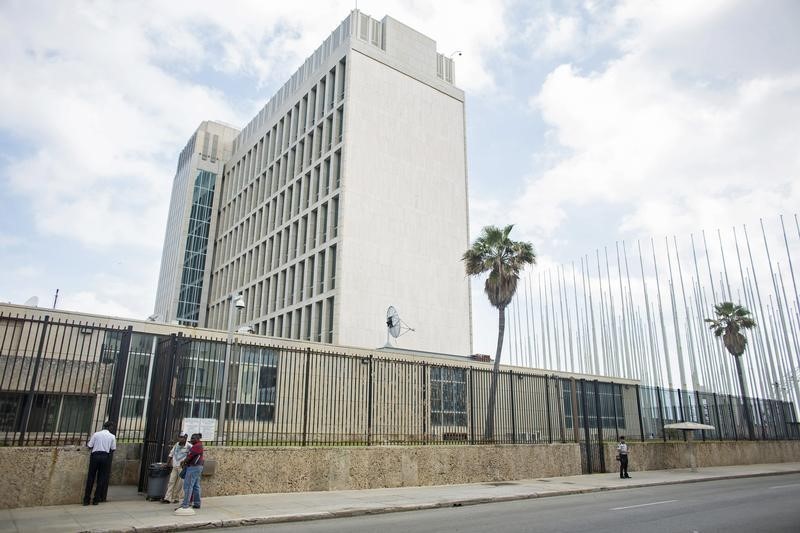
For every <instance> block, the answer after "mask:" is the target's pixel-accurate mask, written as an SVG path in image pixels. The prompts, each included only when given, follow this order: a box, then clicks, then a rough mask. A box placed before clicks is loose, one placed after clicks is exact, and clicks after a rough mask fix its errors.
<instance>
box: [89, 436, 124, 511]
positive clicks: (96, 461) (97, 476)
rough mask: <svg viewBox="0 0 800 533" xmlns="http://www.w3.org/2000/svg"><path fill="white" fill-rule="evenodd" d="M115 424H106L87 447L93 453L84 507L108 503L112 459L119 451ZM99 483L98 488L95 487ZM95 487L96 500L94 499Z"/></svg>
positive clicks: (90, 459)
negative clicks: (116, 451)
mask: <svg viewBox="0 0 800 533" xmlns="http://www.w3.org/2000/svg"><path fill="white" fill-rule="evenodd" d="M113 431H114V423H113V422H106V423H105V424H103V429H101V430H100V431H98V432H96V433H95V434H94V435H92V438H91V439H89V442H88V444H87V445H86V446H87V447H88V448H89V449H90V450H91V451H92V453H91V455H90V456H89V475H88V476H87V477H86V490H84V492H83V505H89V503H91V504H92V505H97V504H98V503H100V502H104V501H106V494H107V493H108V478H109V476H110V475H111V459H112V457H113V454H114V450H116V449H117V438H116V437H115V436H114V434H113ZM95 480H96V481H97V486H96V487H94V485H95ZM92 487H94V499H92Z"/></svg>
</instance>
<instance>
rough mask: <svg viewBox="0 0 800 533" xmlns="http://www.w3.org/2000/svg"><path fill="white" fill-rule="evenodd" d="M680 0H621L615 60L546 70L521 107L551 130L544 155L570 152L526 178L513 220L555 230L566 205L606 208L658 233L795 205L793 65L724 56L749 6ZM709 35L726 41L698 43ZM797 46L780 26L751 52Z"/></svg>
mask: <svg viewBox="0 0 800 533" xmlns="http://www.w3.org/2000/svg"><path fill="white" fill-rule="evenodd" d="M692 5H694V4H692ZM680 6H681V4H680V3H678V4H675V3H672V2H670V3H657V4H650V3H648V4H647V5H646V7H642V4H639V3H632V4H623V5H622V6H621V7H620V8H619V9H618V11H617V12H616V18H617V21H618V27H619V28H624V35H623V34H620V35H618V37H619V38H624V40H623V41H619V48H620V49H622V50H623V53H622V54H621V56H620V57H618V58H617V59H616V60H614V61H612V62H610V63H608V64H607V65H606V66H605V68H603V69H602V70H600V71H597V72H582V71H581V70H580V69H579V68H578V67H576V66H573V65H568V64H566V65H561V66H559V67H558V68H556V69H554V70H553V71H552V72H551V73H550V75H549V76H548V77H547V79H546V81H545V82H544V84H543V86H542V87H541V90H540V91H539V93H538V94H537V95H536V96H535V98H533V99H532V105H533V106H534V107H535V109H537V110H538V111H540V112H541V114H542V117H543V118H544V120H545V121H546V123H547V124H548V125H549V126H550V128H551V131H550V137H549V139H550V142H551V143H552V144H551V145H549V146H545V147H544V148H543V149H542V151H544V152H547V151H548V150H552V151H554V152H557V151H563V150H564V149H566V150H567V155H565V156H562V157H560V158H559V160H558V162H557V163H555V164H554V165H553V166H552V167H551V168H550V169H548V170H546V171H545V172H543V173H542V174H539V175H534V176H532V177H531V178H530V181H529V184H528V187H527V190H526V192H525V194H524V195H522V197H521V198H520V200H519V202H518V203H517V205H516V208H515V209H514V210H513V211H512V217H513V218H514V220H517V221H522V220H524V221H525V224H526V225H527V226H530V227H532V228H537V229H538V230H540V231H544V232H548V233H555V232H556V231H557V229H558V228H559V227H560V226H561V225H562V224H563V223H564V222H565V220H567V218H568V217H569V216H570V213H572V212H573V211H572V210H575V209H581V208H583V207H585V206H589V205H594V204H607V205H610V206H614V207H615V208H616V209H617V211H618V213H619V220H618V221H617V223H618V224H619V227H618V228H617V229H619V230H622V231H627V232H631V233H634V234H639V235H648V234H655V235H658V234H664V233H673V234H674V233H688V232H689V231H692V230H697V229H699V228H703V227H707V228H713V227H719V226H720V225H730V224H732V223H734V222H736V221H741V220H743V219H747V220H755V219H757V218H758V216H761V215H773V214H776V213H780V212H787V211H791V210H792V209H795V208H796V206H797V205H798V204H799V203H800V180H799V179H798V174H800V156H799V155H798V151H797V149H796V147H797V146H800V133H799V132H798V129H797V127H796V124H798V123H800V67H799V66H798V64H797V62H795V64H794V65H791V66H789V65H781V64H780V62H776V63H775V64H769V65H766V66H764V67H763V68H761V67H760V66H759V65H758V64H757V63H755V62H751V61H750V58H749V57H748V56H744V57H742V58H741V61H739V62H736V61H733V60H732V59H731V58H730V57H726V60H725V61H722V60H721V59H720V58H721V57H722V56H723V54H722V53H721V49H723V48H724V47H725V44H726V43H727V42H729V41H731V40H735V39H737V38H739V35H738V34H737V31H736V30H737V28H738V24H739V21H740V20H741V19H742V18H746V17H745V15H746V14H747V12H749V9H750V8H749V7H748V6H744V5H736V4H728V3H726V4H720V3H707V4H705V5H704V6H703V8H702V12H698V11H697V10H695V9H689V8H687V7H686V5H685V4H684V5H682V7H680ZM742 11H745V13H742ZM631 27H633V28H635V30H633V31H632V32H631V30H630V28H631ZM781 27H783V26H781ZM774 29H775V27H773V30H774ZM620 32H623V30H622V29H620ZM708 34H712V35H715V36H718V37H719V38H720V39H723V38H724V39H725V40H724V41H721V42H719V43H714V45H713V46H704V45H705V44H707V42H706V36H707V35H708ZM780 37H785V38H786V39H788V42H787V40H785V39H784V38H780ZM746 39H752V37H746ZM799 41H800V39H798V37H797V36H796V33H794V32H791V33H788V34H786V35H780V34H779V35H776V36H775V37H774V38H773V39H772V40H771V41H768V42H762V41H758V42H757V43H754V44H753V46H758V47H759V48H760V49H761V50H763V51H765V52H768V51H769V50H771V49H775V50H776V53H777V54H778V55H782V52H778V51H777V49H778V48H781V47H786V46H788V47H789V48H797V47H798V42H799ZM613 232H614V228H613V227H612V228H609V233H610V234H612V235H613ZM613 238H614V237H613V236H610V237H609V239H610V240H613Z"/></svg>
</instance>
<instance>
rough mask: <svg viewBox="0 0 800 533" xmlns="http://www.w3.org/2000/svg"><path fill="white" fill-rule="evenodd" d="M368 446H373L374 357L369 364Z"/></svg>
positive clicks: (370, 358) (370, 357)
mask: <svg viewBox="0 0 800 533" xmlns="http://www.w3.org/2000/svg"><path fill="white" fill-rule="evenodd" d="M367 373H368V375H367V378H368V379H367V446H370V445H371V444H372V356H371V355H370V356H369V363H368V364H367Z"/></svg>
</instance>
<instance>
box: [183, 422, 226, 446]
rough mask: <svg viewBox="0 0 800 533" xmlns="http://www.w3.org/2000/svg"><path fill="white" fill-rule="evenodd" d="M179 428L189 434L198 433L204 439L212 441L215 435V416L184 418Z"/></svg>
mask: <svg viewBox="0 0 800 533" xmlns="http://www.w3.org/2000/svg"><path fill="white" fill-rule="evenodd" d="M181 428H182V430H183V432H184V433H188V434H189V435H191V434H193V433H200V434H201V435H203V440H204V441H212V440H215V439H216V437H217V419H216V418H184V419H183V424H182V425H181Z"/></svg>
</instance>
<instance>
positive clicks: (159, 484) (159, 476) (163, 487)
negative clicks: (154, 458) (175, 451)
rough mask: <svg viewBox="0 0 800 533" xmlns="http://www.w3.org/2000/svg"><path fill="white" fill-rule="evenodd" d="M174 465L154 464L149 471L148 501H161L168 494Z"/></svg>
mask: <svg viewBox="0 0 800 533" xmlns="http://www.w3.org/2000/svg"><path fill="white" fill-rule="evenodd" d="M171 470H172V465H170V464H169V463H152V464H151V465H150V466H149V467H148V469H147V496H146V498H147V500H151V501H156V500H161V499H162V498H163V497H164V494H165V493H166V492H167V482H169V474H170V471H171Z"/></svg>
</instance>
